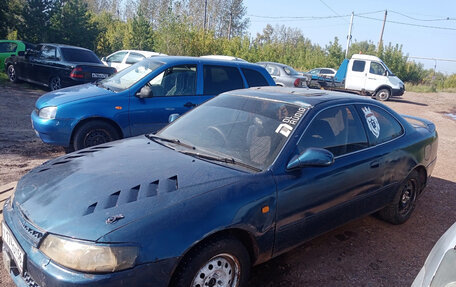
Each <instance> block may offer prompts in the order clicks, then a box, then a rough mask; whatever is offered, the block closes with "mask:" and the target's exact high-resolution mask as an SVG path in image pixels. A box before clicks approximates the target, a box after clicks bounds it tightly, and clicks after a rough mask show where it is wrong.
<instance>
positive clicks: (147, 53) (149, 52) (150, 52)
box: [109, 50, 167, 57]
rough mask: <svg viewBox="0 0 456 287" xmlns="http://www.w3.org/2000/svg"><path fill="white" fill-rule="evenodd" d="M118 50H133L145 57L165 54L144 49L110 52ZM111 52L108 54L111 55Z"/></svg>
mask: <svg viewBox="0 0 456 287" xmlns="http://www.w3.org/2000/svg"><path fill="white" fill-rule="evenodd" d="M118 52H135V53H139V54H142V55H143V56H145V57H153V56H167V55H166V54H162V53H159V52H154V51H144V50H118V51H115V52H114V53H112V54H115V53H118ZM112 54H110V55H109V56H111V55H112Z"/></svg>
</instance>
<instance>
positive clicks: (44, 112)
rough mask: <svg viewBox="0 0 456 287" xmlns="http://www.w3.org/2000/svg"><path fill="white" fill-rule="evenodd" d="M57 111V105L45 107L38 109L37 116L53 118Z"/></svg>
mask: <svg viewBox="0 0 456 287" xmlns="http://www.w3.org/2000/svg"><path fill="white" fill-rule="evenodd" d="M56 113H57V107H45V108H42V109H40V110H39V112H38V116H39V117H40V118H42V119H47V120H50V119H55V114H56Z"/></svg>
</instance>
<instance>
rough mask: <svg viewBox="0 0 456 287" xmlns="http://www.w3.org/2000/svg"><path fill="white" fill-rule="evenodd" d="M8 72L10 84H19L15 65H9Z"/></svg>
mask: <svg viewBox="0 0 456 287" xmlns="http://www.w3.org/2000/svg"><path fill="white" fill-rule="evenodd" d="M7 71H8V78H9V80H10V82H12V83H17V82H19V79H18V78H17V74H16V69H15V68H14V66H13V65H9V66H8V68H7Z"/></svg>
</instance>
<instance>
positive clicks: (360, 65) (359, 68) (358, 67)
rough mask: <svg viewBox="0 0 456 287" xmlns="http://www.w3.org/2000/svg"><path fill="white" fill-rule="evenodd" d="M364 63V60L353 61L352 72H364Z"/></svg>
mask: <svg viewBox="0 0 456 287" xmlns="http://www.w3.org/2000/svg"><path fill="white" fill-rule="evenodd" d="M365 65H366V62H364V61H356V60H355V61H353V67H352V71H354V72H364V66H365Z"/></svg>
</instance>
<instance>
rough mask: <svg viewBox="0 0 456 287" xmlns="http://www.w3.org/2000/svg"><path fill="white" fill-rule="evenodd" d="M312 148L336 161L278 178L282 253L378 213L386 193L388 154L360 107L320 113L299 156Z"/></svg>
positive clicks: (278, 241) (302, 141)
mask: <svg viewBox="0 0 456 287" xmlns="http://www.w3.org/2000/svg"><path fill="white" fill-rule="evenodd" d="M310 147H317V148H325V149H327V150H329V151H331V152H332V153H333V154H334V156H335V161H334V163H333V164H332V165H330V166H327V167H311V166H309V167H304V168H301V169H297V170H291V171H290V170H288V171H287V170H284V171H282V172H277V173H276V174H275V180H276V183H277V192H278V211H277V227H276V232H277V234H276V245H275V246H276V247H275V251H276V252H281V251H284V250H287V249H288V248H290V247H292V246H295V245H297V244H299V243H301V242H302V241H303V240H305V239H309V238H312V237H314V236H316V235H318V234H321V233H323V232H325V231H328V230H330V229H332V228H334V227H336V226H338V225H340V224H342V223H345V222H347V221H349V220H351V219H354V218H357V217H359V216H362V215H364V214H368V213H371V212H372V211H375V210H376V209H377V208H378V207H379V206H378V203H376V194H377V192H378V191H379V190H380V189H381V185H382V182H381V177H382V174H383V170H382V168H383V166H382V165H383V163H382V156H383V155H382V154H381V153H380V152H378V151H377V150H376V149H375V148H370V146H369V144H368V139H367V136H366V132H365V128H364V126H363V124H362V122H361V119H360V116H359V114H358V113H357V111H356V109H355V107H353V106H351V105H342V106H336V107H331V108H327V109H325V110H323V111H321V112H319V113H318V114H317V115H316V116H315V117H314V118H313V119H312V121H311V122H310V124H309V125H308V127H307V128H306V130H305V132H304V134H303V135H302V137H301V138H300V140H299V141H298V143H297V145H296V148H295V154H296V155H298V154H300V153H302V152H303V151H304V150H306V149H307V148H310Z"/></svg>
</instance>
